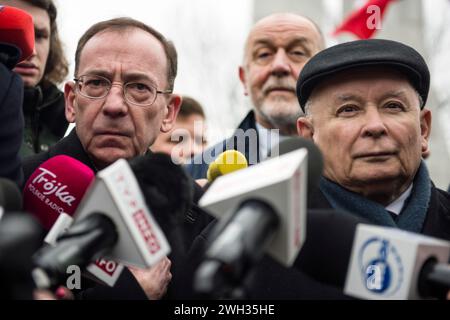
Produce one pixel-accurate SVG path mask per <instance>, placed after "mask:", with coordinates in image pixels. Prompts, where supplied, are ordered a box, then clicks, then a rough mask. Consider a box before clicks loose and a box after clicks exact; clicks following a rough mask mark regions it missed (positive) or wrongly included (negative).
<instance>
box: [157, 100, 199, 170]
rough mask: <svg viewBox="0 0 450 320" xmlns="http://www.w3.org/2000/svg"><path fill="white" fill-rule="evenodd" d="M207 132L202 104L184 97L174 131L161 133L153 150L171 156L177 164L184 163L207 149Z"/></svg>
mask: <svg viewBox="0 0 450 320" xmlns="http://www.w3.org/2000/svg"><path fill="white" fill-rule="evenodd" d="M205 131H206V130H205V113H204V111H203V108H202V106H201V104H200V103H199V102H198V101H197V100H195V99H193V98H190V97H187V96H184V97H183V100H182V103H181V108H180V112H179V113H178V117H177V121H176V122H175V125H174V127H173V129H172V130H171V131H169V132H162V133H160V134H159V135H158V137H157V138H156V141H155V142H154V143H153V145H152V146H151V150H152V151H153V152H163V153H166V154H168V155H171V157H172V160H173V161H174V162H176V163H184V162H185V161H187V160H189V159H190V158H192V157H193V156H195V155H196V154H198V153H202V152H203V150H204V149H205V146H206V137H205Z"/></svg>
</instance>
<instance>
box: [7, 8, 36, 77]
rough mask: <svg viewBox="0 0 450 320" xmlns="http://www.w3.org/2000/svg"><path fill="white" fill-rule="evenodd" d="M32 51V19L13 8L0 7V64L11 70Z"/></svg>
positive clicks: (25, 13)
mask: <svg viewBox="0 0 450 320" xmlns="http://www.w3.org/2000/svg"><path fill="white" fill-rule="evenodd" d="M33 50H34V24H33V18H32V16H31V15H29V14H28V13H27V12H25V11H23V10H20V9H18V8H15V7H10V6H2V5H0V62H2V63H3V64H5V65H6V66H7V67H8V68H13V67H14V66H15V65H16V63H17V62H20V61H23V60H25V59H27V58H28V57H29V56H31V54H32V53H33Z"/></svg>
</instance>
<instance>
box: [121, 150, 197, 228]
mask: <svg viewBox="0 0 450 320" xmlns="http://www.w3.org/2000/svg"><path fill="white" fill-rule="evenodd" d="M129 164H130V167H131V169H132V170H133V172H134V174H135V176H136V179H137V181H138V184H139V187H140V188H141V190H142V193H143V194H144V198H145V201H146V202H147V205H148V206H149V207H150V209H151V210H152V212H153V214H154V215H155V218H156V220H157V221H158V223H160V224H162V225H165V224H166V222H170V223H181V222H182V221H184V219H185V214H186V212H187V211H188V210H189V208H190V207H191V204H192V199H193V194H194V190H193V187H192V186H193V180H192V178H190V177H189V176H188V174H187V173H186V172H185V171H184V169H183V168H182V167H181V166H179V165H177V164H175V163H173V162H172V160H171V158H170V156H168V155H166V154H163V153H150V154H147V155H144V156H139V157H136V158H134V159H132V160H130V161H129ZM163 230H164V228H163Z"/></svg>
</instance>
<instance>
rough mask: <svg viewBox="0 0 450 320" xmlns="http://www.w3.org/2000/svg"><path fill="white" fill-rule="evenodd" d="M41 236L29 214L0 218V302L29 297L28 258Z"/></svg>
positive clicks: (30, 265) (30, 263)
mask: <svg viewBox="0 0 450 320" xmlns="http://www.w3.org/2000/svg"><path fill="white" fill-rule="evenodd" d="M19 203H20V202H19ZM43 237H44V230H43V229H42V227H41V226H40V224H39V222H38V221H37V220H36V219H35V218H34V217H33V216H31V215H29V214H26V213H24V212H8V214H6V215H4V216H3V218H1V219H0V288H1V290H0V299H20V300H24V299H27V300H29V299H32V298H33V296H32V294H33V289H34V288H35V286H34V283H33V280H32V278H31V270H32V261H31V257H32V255H33V254H34V252H36V250H37V249H38V248H39V247H40V245H41V242H42V238H43Z"/></svg>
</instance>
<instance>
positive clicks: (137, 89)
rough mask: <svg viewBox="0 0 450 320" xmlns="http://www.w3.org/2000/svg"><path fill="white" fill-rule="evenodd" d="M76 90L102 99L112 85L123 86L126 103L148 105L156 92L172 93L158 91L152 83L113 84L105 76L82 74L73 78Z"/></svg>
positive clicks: (86, 95) (169, 91)
mask: <svg viewBox="0 0 450 320" xmlns="http://www.w3.org/2000/svg"><path fill="white" fill-rule="evenodd" d="M73 80H74V81H75V83H76V89H77V91H78V92H79V93H80V94H81V95H82V96H83V97H86V98H91V99H103V98H104V97H106V96H107V95H108V93H109V91H110V90H111V88H112V86H113V85H119V86H123V97H124V99H125V101H127V102H128V103H131V104H134V105H137V106H142V107H149V106H151V105H152V104H153V103H154V102H155V101H156V98H157V96H158V93H161V94H166V93H172V90H165V91H160V90H158V89H156V88H155V87H154V86H153V85H151V84H147V83H141V82H127V83H125V84H116V83H115V84H113V83H111V81H110V80H109V79H107V78H104V77H102V76H96V75H83V76H80V77H78V78H75V79H73Z"/></svg>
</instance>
